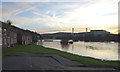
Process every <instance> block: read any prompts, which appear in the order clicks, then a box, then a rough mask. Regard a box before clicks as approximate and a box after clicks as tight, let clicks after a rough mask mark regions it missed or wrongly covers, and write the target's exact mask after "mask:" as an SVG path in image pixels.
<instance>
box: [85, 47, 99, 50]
mask: <svg viewBox="0 0 120 72" xmlns="http://www.w3.org/2000/svg"><path fill="white" fill-rule="evenodd" d="M86 49H92V50H98V48H96V47H93V46H86Z"/></svg>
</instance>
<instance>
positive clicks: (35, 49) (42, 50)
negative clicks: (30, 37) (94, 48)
mask: <svg viewBox="0 0 120 72" xmlns="http://www.w3.org/2000/svg"><path fill="white" fill-rule="evenodd" d="M21 52H27V53H33V54H57V55H60V56H62V57H64V58H67V59H70V60H73V61H78V62H80V63H82V64H85V65H87V66H104V67H105V66H108V67H114V68H119V69H120V66H119V64H120V61H101V60H100V59H94V58H91V57H84V56H78V55H74V54H71V53H67V52H63V51H59V50H55V49H51V48H46V47H43V46H38V45H35V44H31V45H20V46H16V47H13V48H8V49H4V50H3V56H6V55H17V54H19V53H21Z"/></svg>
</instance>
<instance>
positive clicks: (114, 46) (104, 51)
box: [43, 40, 120, 60]
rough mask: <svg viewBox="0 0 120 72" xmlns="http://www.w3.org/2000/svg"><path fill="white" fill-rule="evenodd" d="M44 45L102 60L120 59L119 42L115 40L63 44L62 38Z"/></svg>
mask: <svg viewBox="0 0 120 72" xmlns="http://www.w3.org/2000/svg"><path fill="white" fill-rule="evenodd" d="M43 46H45V47H49V48H54V49H58V50H61V51H66V52H70V53H73V54H77V55H82V56H89V57H93V58H98V59H102V60H120V57H118V56H119V55H118V54H120V51H119V53H118V50H120V48H118V43H113V42H112V43H111V42H83V41H79V42H74V43H73V44H69V43H68V44H61V43H60V40H59V41H58V40H54V41H53V42H44V43H43Z"/></svg>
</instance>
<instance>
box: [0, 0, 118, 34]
mask: <svg viewBox="0 0 120 72" xmlns="http://www.w3.org/2000/svg"><path fill="white" fill-rule="evenodd" d="M0 12H1V11H0ZM8 19H9V20H11V21H12V22H13V25H15V26H17V27H20V28H23V29H29V30H32V31H36V32H38V33H54V32H71V29H72V28H75V32H85V28H88V29H89V31H90V30H94V29H103V30H107V31H109V32H111V33H117V32H118V0H80V1H79V2H2V21H6V20H8Z"/></svg>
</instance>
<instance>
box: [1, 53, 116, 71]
mask: <svg viewBox="0 0 120 72" xmlns="http://www.w3.org/2000/svg"><path fill="white" fill-rule="evenodd" d="M2 70H101V71H102V70H105V71H108V72H110V71H111V72H117V71H116V69H114V68H109V67H91V66H86V65H83V64H81V63H80V62H76V61H71V60H69V59H66V58H63V57H61V56H59V55H55V54H31V53H20V54H18V55H9V56H4V57H3V62H2Z"/></svg>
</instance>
